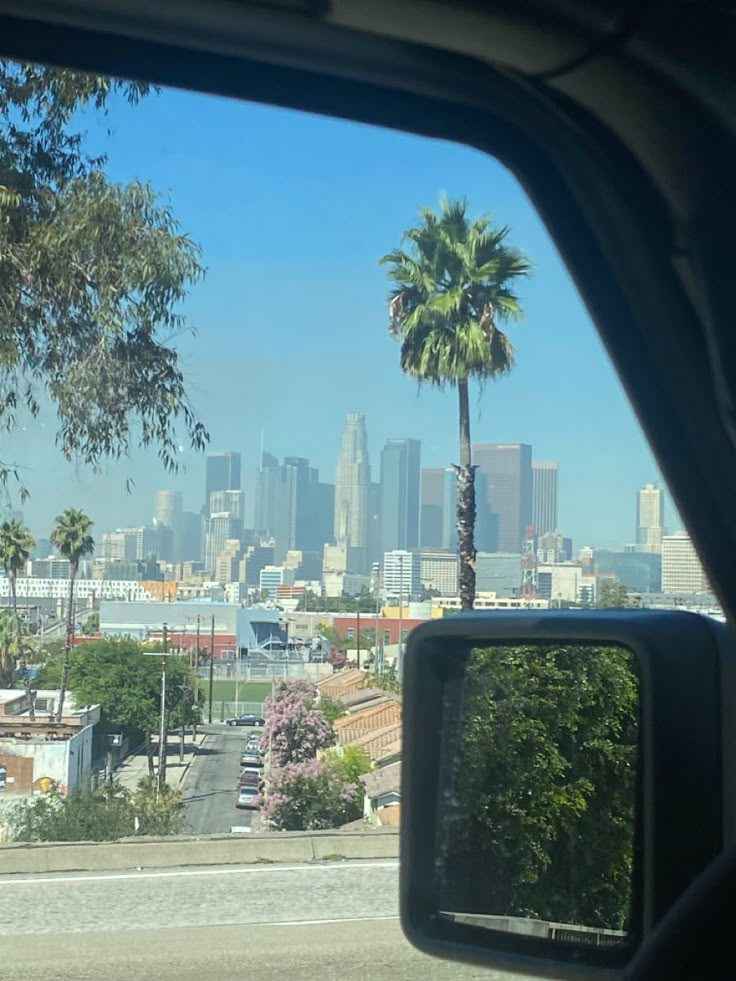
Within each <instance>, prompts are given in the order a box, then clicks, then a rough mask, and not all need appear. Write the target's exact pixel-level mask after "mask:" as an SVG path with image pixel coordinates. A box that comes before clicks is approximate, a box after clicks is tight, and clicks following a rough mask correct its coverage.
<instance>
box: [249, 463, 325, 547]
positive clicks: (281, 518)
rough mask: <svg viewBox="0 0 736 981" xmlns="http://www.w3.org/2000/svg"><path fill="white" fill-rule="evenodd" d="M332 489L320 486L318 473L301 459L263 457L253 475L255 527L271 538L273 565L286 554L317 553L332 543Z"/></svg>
mask: <svg viewBox="0 0 736 981" xmlns="http://www.w3.org/2000/svg"><path fill="white" fill-rule="evenodd" d="M334 510H335V488H334V486H333V485H332V484H325V483H321V482H320V479H319V471H318V470H317V469H316V467H311V466H310V465H309V460H307V459H305V458H304V457H298V456H287V457H284V462H283V464H280V463H279V462H278V460H277V459H276V457H274V456H271V454H270V453H264V454H263V457H262V461H261V466H260V467H259V469H258V471H257V473H256V494H255V525H256V530H257V531H259V532H260V534H261V535H262V536H267V537H269V538H273V539H274V542H275V554H276V561H277V562H281V561H282V560H283V557H284V555H285V554H286V552H287V551H290V550H292V549H300V550H305V551H317V550H320V551H321V549H322V546H323V545H324V544H325V542H328V541H330V540H331V539H332V525H333V520H334Z"/></svg>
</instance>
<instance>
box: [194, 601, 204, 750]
mask: <svg viewBox="0 0 736 981" xmlns="http://www.w3.org/2000/svg"><path fill="white" fill-rule="evenodd" d="M201 619H202V618H201V616H200V614H199V613H198V614H197V640H196V644H195V648H194V701H195V706H196V708H199V629H200V625H201ZM194 720H195V721H194V725H193V726H192V735H193V736H194V738H195V739H196V738H197V721H196V720H197V713H196V712H195V713H194Z"/></svg>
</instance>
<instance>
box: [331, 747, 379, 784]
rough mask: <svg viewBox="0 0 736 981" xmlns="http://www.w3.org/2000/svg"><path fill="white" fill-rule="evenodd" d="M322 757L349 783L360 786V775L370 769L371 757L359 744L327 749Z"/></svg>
mask: <svg viewBox="0 0 736 981" xmlns="http://www.w3.org/2000/svg"><path fill="white" fill-rule="evenodd" d="M322 759H323V760H324V761H325V762H326V763H328V764H329V765H330V766H331V767H333V769H334V770H335V771H336V772H337V773H338V775H339V776H341V777H342V778H343V780H346V781H347V782H348V783H350V784H355V786H356V787H359V786H360V777H362V776H363V774H364V773H368V771H369V770H370V769H371V765H372V764H371V758H370V756H369V755H368V754H367V753H366V751H365V750H364V749H361V748H360V746H343V747H341V750H340V751H339V752H338V750H337V749H328V750H327V751H326V752H325V753H324V755H323V756H322Z"/></svg>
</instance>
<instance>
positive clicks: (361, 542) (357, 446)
mask: <svg viewBox="0 0 736 981" xmlns="http://www.w3.org/2000/svg"><path fill="white" fill-rule="evenodd" d="M370 482H371V468H370V463H369V461H368V436H367V434H366V428H365V416H364V415H363V414H362V413H361V412H348V414H347V416H346V417H345V428H344V429H343V433H342V444H341V446H340V455H339V457H338V460H337V470H336V476H335V520H334V526H333V527H334V537H335V541H336V542H337V543H338V545H348V546H351V547H352V548H360V549H365V547H366V544H367V539H368V503H369V500H368V499H369V488H370Z"/></svg>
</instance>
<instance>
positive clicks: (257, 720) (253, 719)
mask: <svg viewBox="0 0 736 981" xmlns="http://www.w3.org/2000/svg"><path fill="white" fill-rule="evenodd" d="M265 724H266V720H265V719H262V718H261V717H260V715H250V714H246V715H236V716H235V718H234V719H225V725H226V726H256V728H259V729H260V728H261V727H262V726H265Z"/></svg>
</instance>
